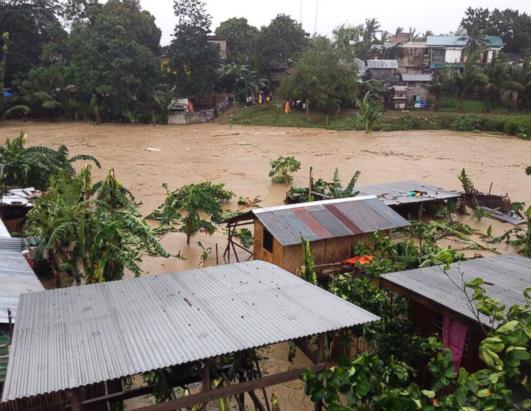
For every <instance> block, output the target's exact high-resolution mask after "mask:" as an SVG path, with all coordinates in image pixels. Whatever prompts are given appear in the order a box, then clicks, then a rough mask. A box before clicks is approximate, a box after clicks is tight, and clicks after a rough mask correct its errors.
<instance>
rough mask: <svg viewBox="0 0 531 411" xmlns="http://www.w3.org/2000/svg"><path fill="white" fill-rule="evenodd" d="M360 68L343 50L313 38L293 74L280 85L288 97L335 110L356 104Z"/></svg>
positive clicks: (324, 40) (325, 41) (323, 108)
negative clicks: (345, 55) (357, 67)
mask: <svg viewBox="0 0 531 411" xmlns="http://www.w3.org/2000/svg"><path fill="white" fill-rule="evenodd" d="M356 84H357V70H356V66H355V65H354V62H353V61H348V60H347V61H346V60H344V56H343V54H342V53H341V51H340V50H339V49H337V48H335V47H334V46H333V45H332V43H331V41H330V40H328V39H327V38H324V37H316V38H313V39H312V40H311V42H310V46H309V47H308V48H307V49H306V50H305V51H304V52H303V53H302V55H301V56H300V58H299V60H298V61H297V63H296V64H295V68H294V73H293V74H292V75H291V76H290V77H289V78H287V79H286V80H285V81H284V82H283V83H282V84H281V86H280V89H279V93H280V94H281V95H283V96H285V97H287V98H292V99H298V100H304V101H306V102H307V103H308V104H309V106H310V107H313V108H316V109H319V110H324V111H333V110H337V109H338V108H340V107H344V106H353V105H354V102H355V99H356V87H357V86H356Z"/></svg>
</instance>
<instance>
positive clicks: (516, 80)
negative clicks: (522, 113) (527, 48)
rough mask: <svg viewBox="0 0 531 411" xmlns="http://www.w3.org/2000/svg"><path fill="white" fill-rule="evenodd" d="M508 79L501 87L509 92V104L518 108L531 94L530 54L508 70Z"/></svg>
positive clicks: (527, 100)
mask: <svg viewBox="0 0 531 411" xmlns="http://www.w3.org/2000/svg"><path fill="white" fill-rule="evenodd" d="M508 77H509V79H508V80H506V81H504V82H503V83H502V89H503V90H505V91H507V92H509V93H510V96H511V105H512V106H513V107H514V108H515V109H516V110H519V109H521V108H522V105H523V103H524V102H529V99H530V97H529V95H530V94H531V54H530V55H528V56H527V57H526V59H525V60H524V62H523V63H522V64H520V65H515V66H513V67H511V69H510V70H509V76H508Z"/></svg>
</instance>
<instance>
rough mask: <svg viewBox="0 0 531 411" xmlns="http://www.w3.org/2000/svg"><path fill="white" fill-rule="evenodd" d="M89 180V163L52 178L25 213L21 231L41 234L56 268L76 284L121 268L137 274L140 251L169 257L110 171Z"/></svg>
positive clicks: (118, 274) (114, 274)
mask: <svg viewBox="0 0 531 411" xmlns="http://www.w3.org/2000/svg"><path fill="white" fill-rule="evenodd" d="M91 180H92V176H91V172H90V168H85V169H83V170H82V171H81V172H80V173H79V174H77V175H74V176H72V175H69V174H64V173H63V174H60V175H58V176H55V177H53V178H52V179H51V184H50V187H49V190H48V192H46V193H45V194H44V195H43V196H42V197H40V198H38V199H37V200H35V203H34V207H33V208H32V210H31V211H30V212H29V214H28V222H27V226H26V227H27V229H26V231H25V234H26V235H29V236H35V237H38V238H40V239H41V242H40V245H39V248H40V251H41V253H44V252H46V253H47V254H48V259H49V262H50V264H51V265H52V267H53V270H54V271H55V272H56V273H59V272H67V273H68V274H69V275H70V276H72V277H73V278H74V279H75V280H76V282H77V283H78V284H79V283H82V282H84V283H95V282H103V281H113V280H119V279H121V278H122V277H123V275H124V271H125V269H128V270H130V271H131V272H133V273H134V274H135V275H140V274H142V270H141V269H140V265H139V264H140V262H141V259H142V256H143V254H149V255H153V256H163V257H168V256H169V254H168V253H167V252H166V251H165V250H164V249H163V248H162V246H161V245H160V244H159V242H158V240H157V239H156V238H155V236H154V232H153V230H152V229H151V228H150V227H149V225H148V224H147V223H146V222H145V220H144V219H142V217H141V216H140V213H139V212H138V210H137V209H136V206H135V204H134V202H133V201H132V200H131V198H130V196H128V194H127V193H128V191H127V190H126V189H125V188H124V187H123V186H121V184H120V183H119V182H118V181H117V180H116V178H115V177H114V173H113V172H112V171H111V172H110V173H109V175H108V176H107V178H106V179H105V180H104V181H102V182H99V183H97V184H95V185H93V184H92V181H91Z"/></svg>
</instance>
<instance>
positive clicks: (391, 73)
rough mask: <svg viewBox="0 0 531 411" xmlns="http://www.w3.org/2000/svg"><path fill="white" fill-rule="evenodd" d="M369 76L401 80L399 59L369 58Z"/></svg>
mask: <svg viewBox="0 0 531 411" xmlns="http://www.w3.org/2000/svg"><path fill="white" fill-rule="evenodd" d="M367 76H368V78H369V79H371V80H380V81H386V82H391V83H395V82H400V72H399V70H398V61H397V60H367Z"/></svg>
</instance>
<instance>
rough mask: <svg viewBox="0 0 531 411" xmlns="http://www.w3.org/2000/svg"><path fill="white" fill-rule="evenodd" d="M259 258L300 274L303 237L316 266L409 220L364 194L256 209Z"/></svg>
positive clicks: (347, 254) (341, 257) (341, 256)
mask: <svg viewBox="0 0 531 411" xmlns="http://www.w3.org/2000/svg"><path fill="white" fill-rule="evenodd" d="M253 215H254V259H256V260H263V261H267V262H270V263H273V264H276V265H278V266H279V267H282V268H284V269H285V270H287V271H290V272H292V273H294V274H296V273H297V272H298V270H299V269H300V267H301V265H302V262H303V252H302V247H301V240H302V239H305V240H308V241H309V242H310V245H311V249H312V254H313V257H314V260H315V264H317V265H321V264H329V263H337V262H340V261H342V260H345V259H347V258H350V257H352V248H353V246H354V245H356V244H357V243H359V242H363V241H367V240H368V239H369V237H370V234H371V233H374V232H376V231H387V230H391V229H393V228H399V227H405V226H407V225H408V224H409V223H408V222H407V221H406V220H405V219H404V218H402V217H401V216H400V215H399V214H397V213H396V212H395V211H393V210H392V209H391V208H389V207H388V206H386V205H385V204H383V203H382V202H381V201H380V200H378V199H377V198H376V197H375V196H360V197H352V198H342V199H334V200H325V201H314V202H309V203H302V204H291V205H283V206H279V207H270V208H261V209H255V210H253Z"/></svg>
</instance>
